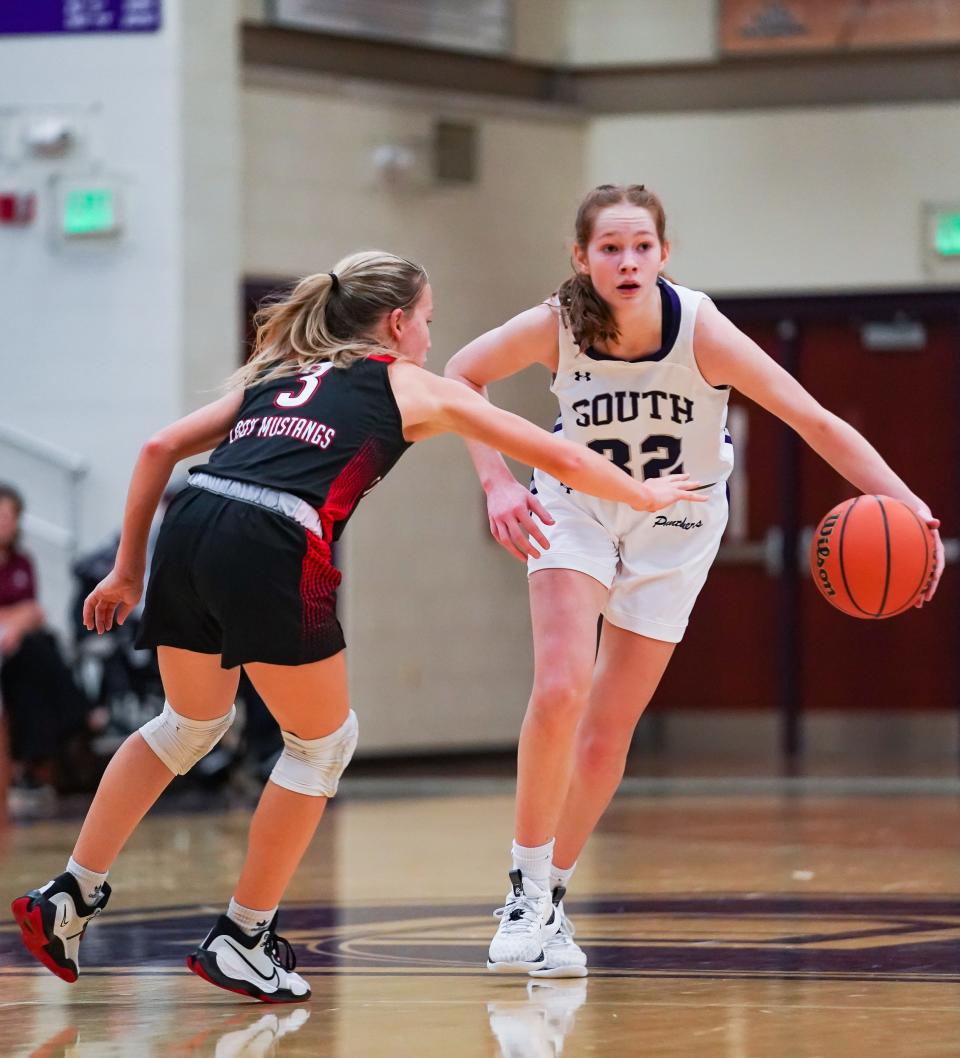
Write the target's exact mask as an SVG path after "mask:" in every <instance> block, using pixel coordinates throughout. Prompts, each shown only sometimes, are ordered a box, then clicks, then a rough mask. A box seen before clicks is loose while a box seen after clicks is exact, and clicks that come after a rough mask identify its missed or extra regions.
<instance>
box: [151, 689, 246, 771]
mask: <svg viewBox="0 0 960 1058" xmlns="http://www.w3.org/2000/svg"><path fill="white" fill-rule="evenodd" d="M236 716H237V707H236V706H235V705H234V706H231V708H230V712H229V713H227V714H226V715H225V716H218V717H217V718H216V719H214V720H191V719H190V718H189V717H186V716H181V715H180V714H179V713H178V712H176V711H175V710H174V708H173V706H171V705H170V703H169V702H164V703H163V712H162V713H161V714H160V715H159V716H155V717H154V718H153V719H152V720H148V721H147V722H146V723H145V724H144V725H143V727H141V728H140V734H141V735H143V741H144V742H146V744H147V745H148V746H149V747H150V748H151V749H152V750H153V752H154V753H156V755H157V756H158V757H159V758H160V760H162V761H163V763H164V764H165V765H166V766H167V767H168V768H169V769H170V770H171V771H172V772H173V774H174V775H186V774H187V772H188V771H189V770H190V769H191V768H192V767H193V766H194V764H196V763H197V761H198V760H199V759H200V758H201V757H205V756H206V755H207V754H208V753H209V752H210V750H212V749H213V747H214V746H215V745H216V744H217V743H218V742H219V741H220V739H221V738H223V736H224V735H225V734H226V731H227V728H228V727H229V726H230V725H231V724H232V723H233V721H234V720H235V719H236Z"/></svg>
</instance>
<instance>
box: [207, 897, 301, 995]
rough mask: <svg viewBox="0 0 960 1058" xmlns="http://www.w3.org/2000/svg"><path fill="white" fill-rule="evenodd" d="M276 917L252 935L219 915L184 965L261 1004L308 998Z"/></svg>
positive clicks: (214, 982)
mask: <svg viewBox="0 0 960 1058" xmlns="http://www.w3.org/2000/svg"><path fill="white" fill-rule="evenodd" d="M276 928H277V916H276V915H274V916H273V921H272V922H271V923H270V925H269V926H267V928H266V929H264V930H261V931H260V932H259V933H255V934H254V935H253V936H252V937H251V936H250V935H249V934H248V933H245V932H244V931H243V930H242V929H241V928H240V927H239V926H238V925H237V924H236V923H235V922H234V921H233V920H232V919H230V918H227V916H226V915H221V916H220V917H219V918H218V919H217V923H216V925H215V926H214V927H213V929H212V930H210V932H209V933H208V934H207V936H206V939H205V940H204V942H203V943H202V944H201V945H200V947H199V948H197V950H196V951H195V952H193V953H191V954H190V955H188V956H187V967H188V969H190V970H192V971H193V973H195V974H196V975H197V976H198V977H202V978H203V980H204V981H209V982H210V984H212V985H216V986H217V987H218V988H225V989H226V990H227V991H228V992H236V993H238V994H239V995H242V996H250V997H251V998H252V999H259V1000H260V1001H261V1002H263V1003H298V1002H301V1001H302V1000H304V999H309V998H310V986H309V985H308V984H307V982H306V981H304V979H303V978H302V977H301V976H300V975H299V974H296V973H294V972H293V971H294V970H295V969H296V968H297V959H296V956H295V955H294V954H293V948H291V947H290V945H289V943H288V942H287V941H286V940H285V939H284V938H283V937H280V936H278V935H277V933H276Z"/></svg>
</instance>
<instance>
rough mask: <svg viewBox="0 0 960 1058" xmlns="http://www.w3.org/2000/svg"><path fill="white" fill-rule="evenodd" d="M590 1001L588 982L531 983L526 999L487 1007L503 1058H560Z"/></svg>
mask: <svg viewBox="0 0 960 1058" xmlns="http://www.w3.org/2000/svg"><path fill="white" fill-rule="evenodd" d="M586 1001H587V981H586V979H585V978H582V977H581V978H579V979H576V980H572V981H563V980H552V981H528V982H527V988H526V993H525V996H524V998H522V999H510V1000H498V1001H497V1002H495V1003H488V1004H487V1015H488V1016H489V1018H490V1031H491V1032H492V1033H493V1034H494V1036H495V1037H496V1038H497V1043H498V1044H499V1045H500V1056H501V1058H559V1056H560V1055H561V1054H563V1045H564V1042H565V1040H566V1038H567V1036H568V1035H569V1033H570V1031H571V1030H572V1029H573V1026H574V1023H575V1022H576V1017H577V1011H578V1010H579V1009H580V1008H581V1007H582V1006H583V1004H584V1003H586Z"/></svg>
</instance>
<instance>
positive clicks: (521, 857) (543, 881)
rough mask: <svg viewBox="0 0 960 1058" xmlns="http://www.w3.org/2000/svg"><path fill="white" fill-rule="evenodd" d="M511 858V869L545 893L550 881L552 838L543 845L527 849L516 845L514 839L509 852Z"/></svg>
mask: <svg viewBox="0 0 960 1058" xmlns="http://www.w3.org/2000/svg"><path fill="white" fill-rule="evenodd" d="M510 852H511V855H512V856H513V869H514V870H517V869H519V870H521V871H522V872H523V876H524V878H529V879H530V881H531V882H533V884H534V885H536V886H537V887H538V888H539V889H542V890H543V891H544V892H546V889H547V884H548V882H549V881H550V860H551V859H552V858H553V838H551V839H550V840H549V841H548V842H547V843H546V844H545V845H536V846H534V847H533V848H527V847H526V846H524V845H518V844H517V841H516V838H514V841H513V848H512V849H511V850H510Z"/></svg>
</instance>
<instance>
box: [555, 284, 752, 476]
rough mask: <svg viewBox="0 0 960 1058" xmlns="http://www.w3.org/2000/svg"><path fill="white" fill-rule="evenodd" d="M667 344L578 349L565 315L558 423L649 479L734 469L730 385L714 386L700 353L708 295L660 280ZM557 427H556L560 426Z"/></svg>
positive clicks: (566, 433)
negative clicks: (620, 353) (614, 350)
mask: <svg viewBox="0 0 960 1058" xmlns="http://www.w3.org/2000/svg"><path fill="white" fill-rule="evenodd" d="M658 285H659V287H660V294H661V298H662V299H663V345H662V346H661V348H660V349H659V350H657V352H655V353H651V354H648V355H647V356H644V357H642V358H641V359H638V360H632V361H631V360H618V359H616V358H615V357H612V356H609V355H608V354H606V353H600V352H597V351H595V350H594V349H591V348H588V349H585V350H583V351H581V350H580V349H579V347H578V346H577V343H576V341H575V340H574V337H573V334H572V333H571V332H570V330H569V328H568V327H567V326H565V324H564V321H563V320H562V319H561V321H560V352H559V358H558V362H557V373H556V375H555V376H554V380H553V384H552V385H551V387H550V388H551V390H552V391H553V392H554V393H555V394H556V395H557V400H558V401H559V402H560V418H559V420H558V426H559V427H560V429H561V430H562V432H563V436H564V437H565V438H567V439H568V440H570V441H577V442H579V443H580V444H584V445H587V446H588V447H589V448H592V449H593V450H594V451H595V452H599V453H600V454H601V455H604V456H607V457H608V458H609V459H612V460H613V462H614V463H616V464H617V466H619V467H621V468H622V469H623V470H626V471H628V472H629V473H631V474H633V475H634V477H637V478H640V479H642V480H646V479H648V478H654V477H660V476H661V475H663V474H689V475H690V476H691V478H693V479H694V480H696V481H700V482H702V483H703V484H704V485H710V484H714V483H715V482H719V481H725V480H726V479H727V477H729V475H730V471H731V470H732V469H733V445H732V444H731V443H730V436H729V434H728V433H727V429H726V424H727V397H728V395H729V392H730V391H729V389H728V388H727V387H726V386H724V387H715V386H711V385H710V384H709V383H708V382H707V380H706V379H705V378H704V377H703V375H702V374H701V373H700V369H699V368H698V366H697V361H696V358H695V356H694V354H693V329H694V325H695V323H696V319H697V310H698V309H699V307H700V305H701V303H702V302H703V300H704V298H706V294H703V293H701V292H700V291H698V290H689V289H687V288H686V287H681V286H676V285H674V284H673V283H669V282H667V281H666V280H665V279H660V280H659V283H658ZM555 429H556V427H555Z"/></svg>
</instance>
